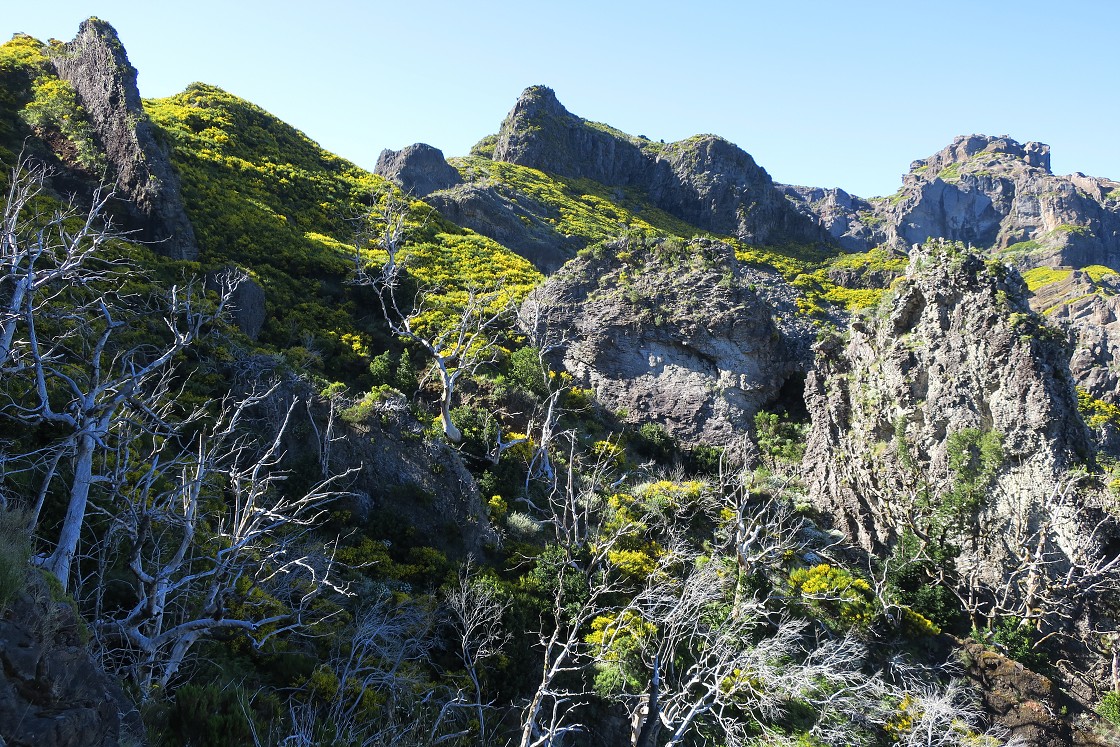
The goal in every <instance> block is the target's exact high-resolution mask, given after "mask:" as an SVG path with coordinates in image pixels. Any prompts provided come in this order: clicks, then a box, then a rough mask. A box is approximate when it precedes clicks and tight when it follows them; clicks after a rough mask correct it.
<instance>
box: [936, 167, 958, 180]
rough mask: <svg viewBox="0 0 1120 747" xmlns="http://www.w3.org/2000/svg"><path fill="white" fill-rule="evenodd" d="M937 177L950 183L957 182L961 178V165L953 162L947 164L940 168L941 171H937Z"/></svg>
mask: <svg viewBox="0 0 1120 747" xmlns="http://www.w3.org/2000/svg"><path fill="white" fill-rule="evenodd" d="M937 178H938V179H940V180H941V181H943V182H948V183H950V184H952V183H954V182H959V181H960V179H961V165H960V164H959V163H955V162H954V163H951V164H949V165H948V166H946V167H945V168H943V169H941V171H939V172H937Z"/></svg>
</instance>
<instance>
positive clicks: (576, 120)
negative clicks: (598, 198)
mask: <svg viewBox="0 0 1120 747" xmlns="http://www.w3.org/2000/svg"><path fill="white" fill-rule="evenodd" d="M493 158H494V160H495V161H505V162H507V163H515V164H517V165H519V166H529V167H531V168H535V169H540V170H541V171H546V172H550V173H552V174H557V175H559V176H564V177H569V178H574V179H580V178H582V179H592V180H594V181H597V182H599V183H600V184H603V185H606V186H609V187H632V188H635V189H638V190H641V191H642V192H644V193H646V194H647V195H648V197H649V199H650V201H651V202H652V203H653V204H654V205H656V206H657V207H659V208H661V209H662V210H664V211H666V212H667V213H669V214H671V215H673V216H675V217H677V218H680V219H682V220H685V221H688V222H689V223H691V224H693V225H695V226H696V227H698V228H700V229H702V230H706V231H712V232H714V233H718V234H722V235H725V236H736V237H738V238H740V239H743V240H744V241H750V242H754V243H777V242H784V241H794V242H816V241H823V240H824V239H825V236H824V232H823V230H822V229H821V228H820V227H819V226H817V225H815V224H814V223H812V222H810V221H808V220H806V219H805V218H804V217H802V216H801V215H799V214H798V213H797V212H796V211H795V210H794V209H793V208H792V207H791V206H790V205H789V204H788V202H787V201H786V199H785V198H784V197H782V195H781V194H780V193H779V192H778V191H777V190H776V189H775V188H774V182H773V180H772V179H771V178H770V175H769V174H768V173H766V170H765V169H763V168H762V167H761V166H759V165H758V164H757V163H755V161H754V159H753V158H752V157H751V156H750V154H749V153H747V152H746V151H744V150H743V149H741V148H739V147H738V146H736V145H734V144H733V143H730V142H728V141H727V140H724V139H723V138H719V137H716V136H714V135H698V136H695V137H691V138H688V139H687V140H682V141H680V142H678V143H671V144H668V145H667V144H665V143H655V142H652V141H650V140H647V139H645V138H640V137H635V136H633V135H627V134H626V133H624V132H621V131H619V130H616V129H614V128H612V127H609V126H607V125H603V124H599V123H595V122H588V121H587V120H584V119H581V118H580V117H577V116H576V115H574V114H572V113H570V112H569V111H568V110H567V109H565V108H564V106H563V105H562V104H561V103H560V101H559V100H558V99H557V98H556V94H555V92H553V90H552V89H551V88H547V87H545V86H533V87H531V88H527V89H525V91H524V92H523V93H522V94H521V96H520V97H519V98H518V99H517V103H516V104H514V106H513V109H511V110H510V113H509V115H508V116H506V118H505V121H504V122H502V127H501V130H500V131H499V132H498V137H497V142H496V144H495V148H494V155H493Z"/></svg>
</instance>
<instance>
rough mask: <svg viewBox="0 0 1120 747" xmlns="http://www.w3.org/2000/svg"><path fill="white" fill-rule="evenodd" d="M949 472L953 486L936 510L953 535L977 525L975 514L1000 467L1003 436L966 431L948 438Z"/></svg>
mask: <svg viewBox="0 0 1120 747" xmlns="http://www.w3.org/2000/svg"><path fill="white" fill-rule="evenodd" d="M947 450H948V454H949V469H950V470H951V471H952V472H953V484H952V486H951V487H950V489H949V491H948V493H946V494H945V496H944V497H943V498H942V499H941V503H940V505H938V507H937V513H938V515H939V516H940V517H941V518H943V519H944V521H945V522H946V525H947V526H948V527H949V528H950V529H952V530H953V531H955V532H964V531H966V530H968V529H969V528H971V527H975V526H976V514H977V513H978V512H979V511H980V509H981V507H982V506H983V505H984V499H985V498H986V497H987V495H988V491H989V488H990V487H991V485H992V483H993V482H994V481H995V479H996V476H997V475H998V474H999V471H1000V469H1001V468H1002V467H1003V436H1002V435H1000V433H999V432H997V431H990V430H981V429H979V428H965V429H963V430H960V431H957V432H956V433H952V434H950V435H949V438H948V441H947Z"/></svg>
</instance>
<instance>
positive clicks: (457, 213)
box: [425, 182, 587, 273]
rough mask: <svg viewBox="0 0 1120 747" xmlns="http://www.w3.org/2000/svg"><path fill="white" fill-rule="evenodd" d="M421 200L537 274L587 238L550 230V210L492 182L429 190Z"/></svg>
mask: <svg viewBox="0 0 1120 747" xmlns="http://www.w3.org/2000/svg"><path fill="white" fill-rule="evenodd" d="M425 201H426V202H427V203H428V204H429V205H431V206H432V207H434V208H435V209H436V210H438V211H439V213H440V214H441V215H442V216H443V217H445V218H447V219H448V220H449V221H451V222H453V223H456V224H458V225H460V226H463V227H464V228H469V229H471V230H472V231H476V232H478V233H480V234H482V235H483V236H488V237H489V238H492V239H494V240H495V241H497V242H498V243H499V244H502V245H503V246H505V247H506V248H508V249H511V250H512V251H514V252H516V253H517V254H519V255H521V256H522V257H524V258H525V259H527V260H529V261H530V262H532V263H533V265H534V266H535V267H536V268H537V269H538V270H540V271H541V272H545V273H550V272H554V271H556V270H558V269H559V268H560V266H561V265H562V264H564V262H566V261H568V260H569V259H571V258H572V257H574V256H575V254H576V252H577V251H579V250H580V249H582V248H583V247H584V246H586V244H587V242H586V240H585V239H584V238H582V237H579V236H568V235H565V234H562V233H560V232H559V231H558V230H556V227H555V226H554V225H553V224H551V223H549V222H548V218H550V217H551V218H556V217H559V216H558V215H557V211H556V209H555V208H553V207H550V206H547V205H544V204H542V203H540V202H538V201H537V200H534V199H533V198H532V197H531V196H529V195H525V194H520V193H516V192H514V191H513V190H511V189H508V188H506V187H504V186H503V185H501V184H496V183H493V182H486V183H480V184H475V183H467V184H461V185H459V186H456V187H452V188H451V189H445V190H443V191H440V192H434V193H432V194H429V195H428V196H427V197H426V198H425Z"/></svg>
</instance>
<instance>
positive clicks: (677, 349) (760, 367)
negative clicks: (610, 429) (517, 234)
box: [522, 240, 812, 445]
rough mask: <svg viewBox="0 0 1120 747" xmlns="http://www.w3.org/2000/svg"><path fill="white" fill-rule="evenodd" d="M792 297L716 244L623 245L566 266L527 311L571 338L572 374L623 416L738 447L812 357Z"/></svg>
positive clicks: (773, 276)
mask: <svg viewBox="0 0 1120 747" xmlns="http://www.w3.org/2000/svg"><path fill="white" fill-rule="evenodd" d="M764 294H765V295H764ZM796 298H797V296H796V293H795V292H794V290H793V289H792V288H790V287H789V286H788V285H787V284H785V282H784V281H783V280H782V279H781V277H780V276H778V275H777V273H773V272H765V271H762V270H756V269H754V268H751V267H748V266H746V265H743V264H740V263H739V262H737V261H736V259H735V255H734V252H733V251H732V249H731V248H730V247H728V246H726V245H724V244H721V243H718V242H714V241H708V240H698V241H693V242H692V243H690V244H685V243H684V242H674V241H665V242H656V243H652V244H650V245H642V244H640V243H639V242H637V241H620V242H617V243H614V244H609V245H607V246H606V247H604V248H603V249H602V251H601V252H600V256H598V257H596V256H592V255H590V254H587V255H582V256H580V257H579V258H577V259H575V260H573V261H572V262H569V263H568V264H567V265H565V266H564V268H563V269H561V270H560V271H559V272H558V273H556V274H555V275H553V276H552V277H551V278H550V279H549V280H548V281H547V282H546V283H545V284H544V286H542V287H541V288H539V289H538V290H537V291H535V292H534V294H533V295H532V296H530V298H529V299H528V300H527V301H526V313H524V314H523V315H522V316H523V318H529V319H535V318H538V316H539V318H541V319H542V320H543V324H544V325H545V326H546V327H547V331H548V335H549V337H550V339H553V340H564V341H565V343H564V345H563V346H562V351H561V354H560V355H561V357H562V362H563V366H564V368H565V369H566V370H567V371H569V372H570V373H571V374H572V376H573V377H574V378H575V381H576V383H577V384H578V385H579V386H583V387H588V388H591V389H593V390H594V391H595V394H596V398H597V399H598V401H600V402H602V403H603V404H605V405H606V406H608V407H610V408H611V409H613V410H616V411H619V412H620V413H621V414H622V416H623V418H624V419H625V420H628V421H630V422H650V421H652V422H655V423H658V424H660V425H662V426H664V427H665V428H666V429H667V430H668V431H669V432H670V433H672V434H673V435H674V436H675V437H677V438H679V439H681V440H682V441H684V442H688V443H697V442H706V443H715V444H721V445H738V443H739V439H741V437H742V435H743V434H744V433H747V432H749V430H750V429H751V427H752V419H753V417H754V414H755V413H756V412H757V411H758V410H759V409H761V408H762V407H763V406H765V405H767V404H769V403H770V402H772V401H774V400H775V399H776V398H777V397H778V395H779V392H780V390H781V388H782V386H783V384H785V382H786V381H787V380H789V379H790V378H791V377H794V376H795V375H796V374H798V373H799V372H800V371H801V370H802V367H803V364H804V362H805V360H806V357H807V356H806V353H807V352H808V340H809V339H811V337H812V332H811V329H810V326H809V325H808V323H807V322H799V321H797V320H796ZM538 310H539V312H540V313H539V314H537V313H536V312H537V311H538ZM777 317H781V318H782V319H783V321H782V322H778V321H777V319H776V318H777Z"/></svg>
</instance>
